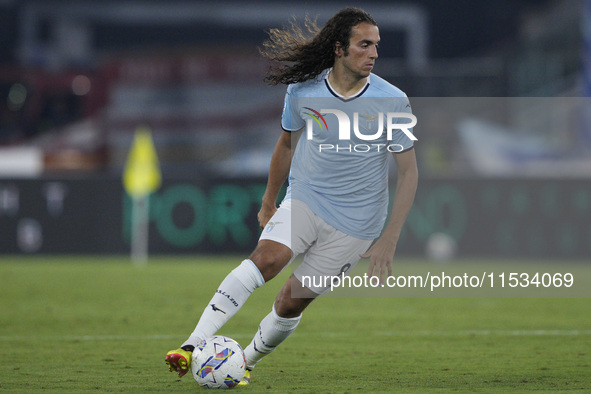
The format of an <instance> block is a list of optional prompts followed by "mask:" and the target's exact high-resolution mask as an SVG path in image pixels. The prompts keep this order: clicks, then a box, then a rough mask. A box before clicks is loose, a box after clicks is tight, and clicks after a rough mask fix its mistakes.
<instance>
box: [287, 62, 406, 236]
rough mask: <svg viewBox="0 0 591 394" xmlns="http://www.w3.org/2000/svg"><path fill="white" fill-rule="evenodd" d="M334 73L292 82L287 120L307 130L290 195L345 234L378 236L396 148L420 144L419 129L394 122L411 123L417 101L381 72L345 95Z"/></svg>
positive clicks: (291, 125)
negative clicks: (335, 84)
mask: <svg viewBox="0 0 591 394" xmlns="http://www.w3.org/2000/svg"><path fill="white" fill-rule="evenodd" d="M328 72H329V71H328V70H327V71H325V72H324V73H323V74H322V75H321V76H319V77H318V78H317V79H313V80H309V81H306V82H303V83H298V84H293V85H289V86H288V88H287V94H286V95H285V106H284V109H283V116H282V120H281V125H282V127H283V129H284V130H286V131H289V132H295V131H300V130H301V131H300V133H302V135H301V136H299V141H298V144H297V147H296V150H295V153H294V157H293V161H292V164H291V171H290V175H289V188H288V193H287V195H286V197H285V198H286V199H287V198H293V199H297V200H300V201H303V202H304V203H306V204H307V205H308V207H309V208H310V209H311V210H312V212H314V213H315V214H316V215H318V216H319V217H320V218H322V219H323V220H324V221H326V222H327V223H328V224H330V225H331V226H333V227H334V228H336V229H337V230H340V231H342V232H344V233H345V234H348V235H350V236H353V237H356V238H360V239H375V238H377V237H378V236H379V235H380V233H381V231H382V228H383V226H384V222H385V220H386V217H387V208H388V160H389V157H390V155H391V152H394V153H400V152H404V151H407V150H409V149H412V148H413V143H414V141H413V140H412V139H411V137H413V136H412V134H411V132H412V128H409V129H407V131H406V132H405V131H404V130H403V129H402V128H396V127H395V125H396V124H409V123H410V122H411V120H410V119H409V118H406V117H405V116H403V115H404V114H411V108H410V104H409V101H408V98H407V97H406V95H405V94H404V92H402V91H401V90H400V89H398V88H396V87H395V86H393V85H391V84H390V83H388V82H386V81H385V80H384V79H382V78H380V77H378V76H377V75H375V74H371V75H370V76H369V78H368V83H367V84H366V85H365V87H364V88H363V89H362V90H361V91H360V92H359V93H358V94H356V95H355V96H352V97H349V98H343V97H341V96H339V95H338V94H337V93H336V92H335V91H334V90H333V89H332V88H331V87H330V84H329V82H328V79H327V75H328ZM403 113H404V114H403ZM393 114H397V115H395V116H393Z"/></svg>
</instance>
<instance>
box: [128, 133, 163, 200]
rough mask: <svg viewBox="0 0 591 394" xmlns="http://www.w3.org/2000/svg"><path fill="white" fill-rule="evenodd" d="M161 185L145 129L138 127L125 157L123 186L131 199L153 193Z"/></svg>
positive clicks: (153, 151)
mask: <svg viewBox="0 0 591 394" xmlns="http://www.w3.org/2000/svg"><path fill="white" fill-rule="evenodd" d="M161 183H162V175H161V174H160V166H159V164H158V156H157V154H156V149H155V148H154V142H153V141H152V135H151V134H150V130H149V129H148V128H147V127H139V128H138V129H137V130H136V132H135V136H134V139H133V145H132V146H131V150H130V151H129V156H128V157H127V163H126V165H125V170H124V173H123V186H124V187H125V190H126V191H127V194H129V195H130V196H131V197H132V198H134V199H135V198H140V197H143V196H146V195H148V194H150V193H153V192H155V191H156V190H157V189H158V188H159V187H160V184H161Z"/></svg>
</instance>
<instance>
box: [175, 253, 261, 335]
mask: <svg viewBox="0 0 591 394" xmlns="http://www.w3.org/2000/svg"><path fill="white" fill-rule="evenodd" d="M264 284H265V280H264V279H263V276H262V275H261V273H260V271H259V269H258V268H257V267H256V265H254V263H253V262H252V261H251V260H244V261H243V262H242V264H240V265H239V266H238V267H236V268H235V269H234V270H232V272H230V273H229V274H228V276H226V278H225V279H224V280H223V281H222V283H221V284H220V286H219V287H218V290H217V291H216V292H215V294H214V295H213V297H212V298H211V301H209V304H208V305H207V306H206V307H205V310H204V311H203V313H202V314H201V318H200V319H199V322H198V323H197V326H196V327H195V330H194V331H193V333H192V334H191V336H190V337H189V338H188V339H187V340H186V341H185V342H184V343H183V345H182V346H185V345H191V346H195V347H197V345H199V343H200V342H201V341H202V340H203V339H205V338H208V337H210V336H212V335H215V333H216V332H217V331H218V330H219V329H220V328H221V327H222V326H223V325H224V324H226V322H228V320H230V319H231V318H232V316H234V315H235V314H236V312H238V311H239V310H240V308H242V305H244V303H245V302H246V300H247V299H248V297H249V296H250V295H251V294H252V292H253V291H254V290H255V289H256V288H257V287H261V286H262V285H264Z"/></svg>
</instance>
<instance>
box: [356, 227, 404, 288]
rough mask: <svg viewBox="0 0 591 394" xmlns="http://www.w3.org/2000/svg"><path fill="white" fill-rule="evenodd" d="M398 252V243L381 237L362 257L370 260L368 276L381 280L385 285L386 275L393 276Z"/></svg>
mask: <svg viewBox="0 0 591 394" xmlns="http://www.w3.org/2000/svg"><path fill="white" fill-rule="evenodd" d="M395 252H396V242H393V241H391V240H389V239H386V238H384V237H380V238H379V239H378V240H377V241H376V242H375V243H374V244H373V245H372V246H371V247H370V248H369V249H368V251H367V252H365V253H364V254H362V255H360V257H362V258H364V259H366V258H368V259H369V269H368V271H367V275H368V276H370V277H373V276H377V277H379V278H380V284H382V285H383V284H384V280H385V278H386V275H388V276H391V275H392V261H393V260H394V253H395Z"/></svg>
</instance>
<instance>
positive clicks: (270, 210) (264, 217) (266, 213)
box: [257, 204, 277, 229]
mask: <svg viewBox="0 0 591 394" xmlns="http://www.w3.org/2000/svg"><path fill="white" fill-rule="evenodd" d="M275 212H277V207H276V206H275V205H265V204H263V206H262V207H261V210H260V211H259V213H258V215H257V219H258V220H259V226H260V227H261V229H264V228H265V226H266V225H267V223H268V222H269V220H271V217H273V215H275Z"/></svg>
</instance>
